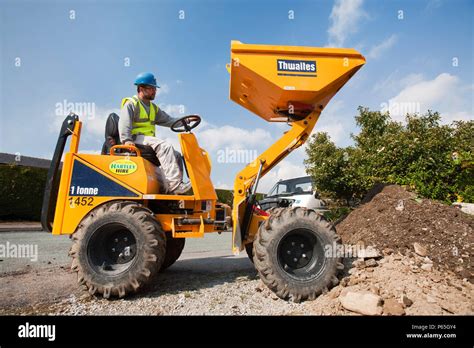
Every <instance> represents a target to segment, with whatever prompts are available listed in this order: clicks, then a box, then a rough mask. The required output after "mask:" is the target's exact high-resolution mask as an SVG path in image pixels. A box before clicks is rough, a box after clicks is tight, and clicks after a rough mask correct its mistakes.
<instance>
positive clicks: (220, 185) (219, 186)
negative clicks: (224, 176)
mask: <svg viewBox="0 0 474 348" xmlns="http://www.w3.org/2000/svg"><path fill="white" fill-rule="evenodd" d="M214 187H215V188H216V189H220V190H233V187H232V186H230V185H227V184H225V183H223V182H220V181H218V182H217V184H215V185H214Z"/></svg>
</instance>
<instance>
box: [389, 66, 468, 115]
mask: <svg viewBox="0 0 474 348" xmlns="http://www.w3.org/2000/svg"><path fill="white" fill-rule="evenodd" d="M413 76H416V78H415V79H413ZM410 79H411V80H412V81H415V82H414V83H412V84H409V85H407V86H406V87H404V88H403V89H402V90H401V91H400V92H399V93H398V94H397V95H396V96H395V97H393V98H390V99H389V101H388V103H382V104H381V108H382V111H387V110H388V111H390V116H391V117H392V119H394V120H397V121H404V119H405V116H406V114H407V113H414V112H419V113H423V112H425V111H426V110H428V109H431V110H433V111H439V112H440V113H441V116H442V121H443V122H444V123H449V122H451V121H454V120H461V119H462V120H468V119H472V118H473V115H474V110H473V105H472V91H473V86H474V85H472V84H463V83H462V81H461V80H460V79H459V78H458V77H457V76H455V75H451V74H449V73H442V74H439V75H438V76H437V77H436V78H434V79H433V80H424V79H422V80H419V76H417V75H412V77H411V78H409V79H407V81H409V80H410Z"/></svg>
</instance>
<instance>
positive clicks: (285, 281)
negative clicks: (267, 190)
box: [253, 207, 343, 302]
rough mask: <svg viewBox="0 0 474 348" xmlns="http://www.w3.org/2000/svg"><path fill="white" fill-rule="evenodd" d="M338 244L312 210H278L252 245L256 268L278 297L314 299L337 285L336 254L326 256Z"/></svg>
mask: <svg viewBox="0 0 474 348" xmlns="http://www.w3.org/2000/svg"><path fill="white" fill-rule="evenodd" d="M339 241H340V237H338V236H337V235H336V231H335V229H334V227H333V226H332V225H331V224H330V223H329V222H328V221H326V220H325V219H324V217H322V216H321V215H320V214H318V213H316V212H315V211H314V210H310V209H306V208H301V207H297V208H277V209H275V210H273V211H272V215H271V216H270V217H269V219H268V220H267V221H265V223H263V224H262V225H261V226H260V228H259V231H258V234H257V236H256V239H255V241H254V243H253V254H254V257H253V260H254V264H255V268H256V269H257V271H258V274H259V276H260V279H261V280H262V281H263V282H264V283H265V284H266V285H267V286H268V287H269V288H270V289H271V290H272V291H274V292H275V293H276V295H277V296H278V297H280V298H282V299H288V298H290V299H292V300H293V301H294V302H300V301H303V300H307V299H308V300H314V299H315V298H316V297H317V296H318V295H320V294H321V293H323V292H327V291H328V289H329V288H331V287H332V286H335V285H337V284H338V282H339V280H338V278H337V273H338V271H340V270H342V269H343V265H342V263H341V262H340V259H339V258H338V257H336V256H337V255H334V254H331V255H326V251H327V250H329V251H331V252H333V251H334V252H335V250H334V248H333V247H334V245H337V243H339ZM328 248H329V249H328Z"/></svg>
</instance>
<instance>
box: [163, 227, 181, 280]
mask: <svg viewBox="0 0 474 348" xmlns="http://www.w3.org/2000/svg"><path fill="white" fill-rule="evenodd" d="M185 241H186V239H184V238H173V237H172V236H171V233H166V255H165V260H164V261H163V265H161V269H160V272H163V271H164V270H165V269H167V268H168V267H170V266H171V265H172V264H173V263H175V262H176V261H177V260H178V259H179V257H180V256H181V253H182V252H183V249H184V244H185Z"/></svg>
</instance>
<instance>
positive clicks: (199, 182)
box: [178, 133, 217, 201]
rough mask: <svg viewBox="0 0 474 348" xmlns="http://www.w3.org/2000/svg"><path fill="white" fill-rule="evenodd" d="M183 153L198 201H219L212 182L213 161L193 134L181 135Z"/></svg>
mask: <svg viewBox="0 0 474 348" xmlns="http://www.w3.org/2000/svg"><path fill="white" fill-rule="evenodd" d="M178 136H179V141H180V143H181V151H182V153H183V157H184V160H185V162H186V165H187V169H188V173H189V179H190V181H191V185H192V187H193V192H194V196H195V197H196V199H197V200H213V201H216V200H217V195H216V191H215V190H214V185H213V184H212V181H211V161H210V159H209V155H208V153H207V152H206V151H205V150H204V149H201V148H200V147H199V144H198V142H197V140H196V136H195V135H194V134H193V133H180V134H179V135H178Z"/></svg>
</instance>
